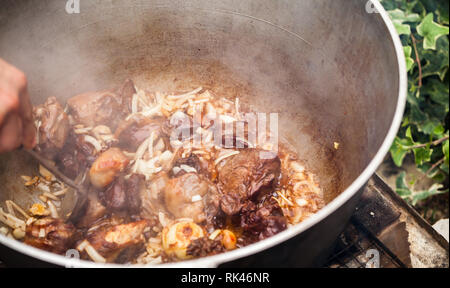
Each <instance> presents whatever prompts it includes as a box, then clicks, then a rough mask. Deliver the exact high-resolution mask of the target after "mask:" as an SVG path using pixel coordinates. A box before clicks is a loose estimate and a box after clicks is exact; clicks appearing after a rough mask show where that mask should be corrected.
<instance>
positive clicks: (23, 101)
mask: <svg viewBox="0 0 450 288" xmlns="http://www.w3.org/2000/svg"><path fill="white" fill-rule="evenodd" d="M32 107H33V106H32V105H31V101H30V97H29V95H28V89H27V87H26V86H25V88H24V89H23V90H22V93H21V94H20V107H19V113H20V116H21V118H22V124H23V145H24V146H25V148H28V149H32V148H33V147H34V146H35V145H36V127H35V125H34V121H33V108H32Z"/></svg>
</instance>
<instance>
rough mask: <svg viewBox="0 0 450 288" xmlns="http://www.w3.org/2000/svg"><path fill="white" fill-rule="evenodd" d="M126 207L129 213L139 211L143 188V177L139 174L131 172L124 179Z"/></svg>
mask: <svg viewBox="0 0 450 288" xmlns="http://www.w3.org/2000/svg"><path fill="white" fill-rule="evenodd" d="M126 184H127V190H126V196H127V208H128V211H129V212H130V213H131V214H138V213H139V212H140V211H141V207H142V199H141V194H142V191H143V190H145V177H144V176H143V175H140V174H133V175H131V176H130V178H129V179H128V180H127V181H126Z"/></svg>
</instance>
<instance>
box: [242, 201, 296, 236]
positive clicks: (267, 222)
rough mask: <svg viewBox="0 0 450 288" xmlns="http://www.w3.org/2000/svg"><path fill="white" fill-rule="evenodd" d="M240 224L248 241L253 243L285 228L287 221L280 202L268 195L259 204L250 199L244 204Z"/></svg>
mask: <svg viewBox="0 0 450 288" xmlns="http://www.w3.org/2000/svg"><path fill="white" fill-rule="evenodd" d="M240 226H241V227H242V229H243V231H244V234H245V235H246V236H247V237H246V239H247V241H248V242H250V243H252V242H257V241H259V240H263V239H266V238H268V237H271V236H273V235H275V234H278V233H279V232H281V231H283V230H285V229H286V228H287V221H286V218H285V217H284V216H283V212H282V211H281V208H280V206H279V205H278V202H277V201H276V200H274V199H273V198H272V197H267V198H266V199H264V201H262V202H260V203H258V204H255V203H253V202H250V201H248V202H247V203H245V204H244V207H243V208H242V210H241V213H240ZM250 243H246V244H250Z"/></svg>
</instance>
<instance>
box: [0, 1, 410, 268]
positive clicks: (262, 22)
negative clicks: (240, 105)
mask: <svg viewBox="0 0 450 288" xmlns="http://www.w3.org/2000/svg"><path fill="white" fill-rule="evenodd" d="M372 2H373V4H372V3H371V2H369V3H368V1H367V0H299V1H294V0H279V1H273V0H247V1H242V0H220V1H216V0H192V1H176V0H139V1H125V0H116V1H112V0H109V1H104V0H102V1H100V0H81V1H80V4H81V5H80V13H79V14H77V13H73V14H68V13H67V11H66V3H65V1H61V0H42V1H26V0H3V1H1V3H0V57H2V58H4V59H5V60H7V61H8V62H10V63H13V64H14V65H16V66H18V67H19V68H21V69H22V70H24V71H25V73H26V74H27V75H28V80H29V91H30V94H31V97H32V101H33V103H34V104H38V103H41V102H43V101H44V99H46V98H47V97H49V96H56V97H58V98H59V99H60V100H61V101H63V102H64V100H65V99H67V98H69V97H71V96H74V95H76V94H78V93H81V92H85V91H89V90H95V89H103V88H107V87H113V86H115V85H117V83H120V82H121V81H123V80H124V79H126V78H132V79H134V80H135V83H136V84H137V86H138V87H139V86H140V87H144V88H148V89H151V90H162V91H167V90H188V89H191V88H195V87H197V86H199V85H202V86H204V87H211V89H213V90H214V91H216V92H217V93H218V94H221V93H223V95H228V96H230V97H234V96H238V97H240V98H241V99H242V101H245V102H248V103H251V104H253V106H255V107H256V108H257V109H258V110H259V111H261V112H278V113H279V118H280V119H279V128H280V135H282V136H283V137H284V138H286V139H287V140H288V141H289V142H290V143H291V144H293V145H294V146H295V148H296V149H297V150H298V152H299V155H300V158H301V159H302V160H304V162H305V163H306V166H307V168H308V169H310V170H311V171H313V172H314V173H315V174H316V175H317V176H318V181H319V182H320V183H321V186H322V188H323V189H324V191H326V196H327V201H328V205H327V206H326V207H325V208H323V209H322V210H321V211H320V212H319V213H317V214H316V215H314V216H313V217H311V218H310V219H308V220H307V221H305V222H303V223H301V224H300V225H297V226H296V227H294V228H291V229H289V230H287V231H285V232H283V233H280V234H278V235H276V236H274V237H271V238H270V239H267V240H264V241H260V242H258V243H256V244H254V245H250V246H248V247H245V248H242V249H238V250H235V251H232V252H228V253H225V254H221V255H217V256H213V257H207V258H203V259H197V260H192V261H188V262H182V263H177V264H175V265H186V266H188V267H192V266H217V265H219V264H220V263H225V262H230V261H233V260H236V259H238V258H242V257H246V256H249V255H252V254H255V253H258V252H261V251H264V250H267V249H268V248H271V247H274V246H277V248H276V249H277V252H276V253H274V252H273V251H272V252H270V250H269V252H267V251H266V253H271V254H270V255H271V256H272V257H282V255H285V254H286V253H287V254H289V253H298V254H299V255H302V257H301V259H298V261H297V262H296V264H297V265H301V266H310V265H316V264H318V263H319V262H320V260H321V259H322V258H321V257H322V256H323V255H324V253H325V252H326V251H327V249H328V247H329V246H330V245H331V244H332V243H333V241H334V240H335V238H336V237H337V235H338V234H339V233H340V232H341V231H342V229H343V228H344V226H345V224H346V223H347V221H348V219H349V217H350V216H351V214H352V212H353V210H354V207H355V205H356V203H357V201H358V196H359V194H360V191H361V190H362V188H363V186H364V185H365V183H366V182H367V180H368V179H369V178H370V176H371V175H372V174H373V173H374V171H375V169H376V168H377V166H378V165H379V164H380V163H381V161H382V159H383V157H384V156H385V154H386V153H387V152H388V149H389V147H390V145H391V143H392V141H393V139H394V137H395V134H396V132H397V129H398V127H399V124H400V121H401V117H402V113H403V109H404V103H405V93H406V70H405V63H404V58H403V50H402V47H401V43H400V40H399V38H398V36H397V34H396V32H395V29H394V27H393V25H392V23H391V22H390V20H389V19H388V16H387V14H386V12H385V11H384V10H383V9H382V7H381V5H380V3H379V2H378V1H372ZM69 8H70V7H69ZM69 11H70V9H69ZM72 12H74V10H72ZM75 12H76V11H75ZM334 142H339V143H340V145H339V149H338V150H335V149H334V147H333V146H334V145H333V143H334ZM0 161H1V162H0V202H1V203H3V201H4V200H6V199H12V200H14V201H16V202H17V203H19V204H21V205H23V206H24V207H27V206H28V205H30V203H31V202H32V201H33V197H36V196H35V195H34V196H33V195H30V194H29V193H27V192H24V191H23V188H22V181H21V180H20V178H19V175H23V174H27V173H29V174H31V173H32V171H33V169H35V165H34V164H35V163H33V162H32V161H31V160H30V159H28V158H27V157H26V156H25V155H23V154H22V153H21V152H14V153H10V154H7V155H2V156H0ZM293 242H295V243H296V245H289V247H292V246H295V247H297V248H296V249H298V251H286V249H287V248H286V247H288V246H287V245H286V244H287V243H293ZM0 243H1V244H2V249H3V251H5V252H2V253H8V255H9V253H11V251H16V252H20V253H17V254H15V256H14V257H12V258H14V259H19V258H20V257H21V256H24V257H25V256H26V257H32V258H33V259H38V260H40V261H45V262H47V263H52V264H57V265H67V264H68V262H67V258H65V257H63V256H59V255H55V254H51V253H47V252H45V251H42V250H38V249H35V248H33V247H30V246H27V245H24V244H22V243H20V242H17V241H15V240H12V239H7V238H5V237H3V236H0ZM290 249H292V248H290ZM280 251H282V252H280ZM19 255H21V256H19ZM3 256H5V257H3V258H6V254H3ZM12 258H9V259H12ZM5 260H7V259H5ZM20 261H22V260H20ZM21 263H23V264H24V265H25V262H21ZM80 264H81V265H83V266H109V265H99V264H95V263H90V262H81V263H80ZM288 264H289V263H286V265H288ZM170 265H174V264H169V266H170ZM268 265H270V263H269V264H268Z"/></svg>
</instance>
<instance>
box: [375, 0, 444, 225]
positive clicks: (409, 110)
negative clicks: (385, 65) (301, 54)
mask: <svg viewBox="0 0 450 288" xmlns="http://www.w3.org/2000/svg"><path fill="white" fill-rule="evenodd" d="M381 3H382V5H383V6H384V8H385V9H386V10H387V11H388V13H389V15H390V16H391V19H392V20H393V22H394V25H395V27H396V29H397V31H398V33H399V35H400V38H401V41H402V43H403V46H404V53H405V58H406V63H407V69H408V98H407V106H406V111H405V115H404V118H403V123H402V127H401V129H400V131H399V133H398V135H397V137H396V139H395V141H394V144H393V145H392V147H391V151H390V152H391V153H390V155H391V161H392V162H393V163H394V164H395V165H396V166H397V167H399V168H400V169H399V170H400V171H402V172H401V173H399V174H398V175H397V178H396V181H395V182H396V187H395V188H396V191H397V193H398V194H399V195H400V196H401V197H402V198H403V199H405V200H406V201H407V202H409V203H410V204H411V205H413V206H415V207H416V208H418V209H419V210H420V212H422V215H423V216H425V218H427V219H428V220H429V221H430V222H434V221H436V220H438V219H435V217H434V214H435V213H434V212H435V211H432V212H433V213H431V214H430V213H428V214H427V212H426V211H427V210H430V209H428V208H429V207H427V203H429V205H433V203H434V204H436V203H435V202H436V200H437V201H438V202H443V203H441V205H437V206H436V205H434V207H439V206H442V204H444V205H445V206H446V208H445V207H441V208H437V209H446V212H444V213H443V214H446V215H444V217H445V216H446V217H448V192H449V184H448V183H449V127H448V118H449V113H448V112H449V54H448V53H449V37H448V34H449V28H448V26H449V2H448V0H382V1H381ZM408 159H410V161H409V162H412V163H413V164H414V165H415V167H416V168H417V169H418V170H419V171H420V174H414V175H409V173H408V172H407V171H408V169H402V168H404V167H403V166H404V165H405V162H408ZM417 175H420V176H417ZM424 178H425V180H427V181H424ZM419 182H426V183H427V185H426V186H425V187H424V186H423V185H418V183H419ZM439 195H443V197H442V196H439ZM431 198H435V199H431ZM424 203H425V204H424ZM438 204H439V203H438ZM433 209H434V208H433ZM433 209H431V210H433ZM441 214H442V213H441Z"/></svg>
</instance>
